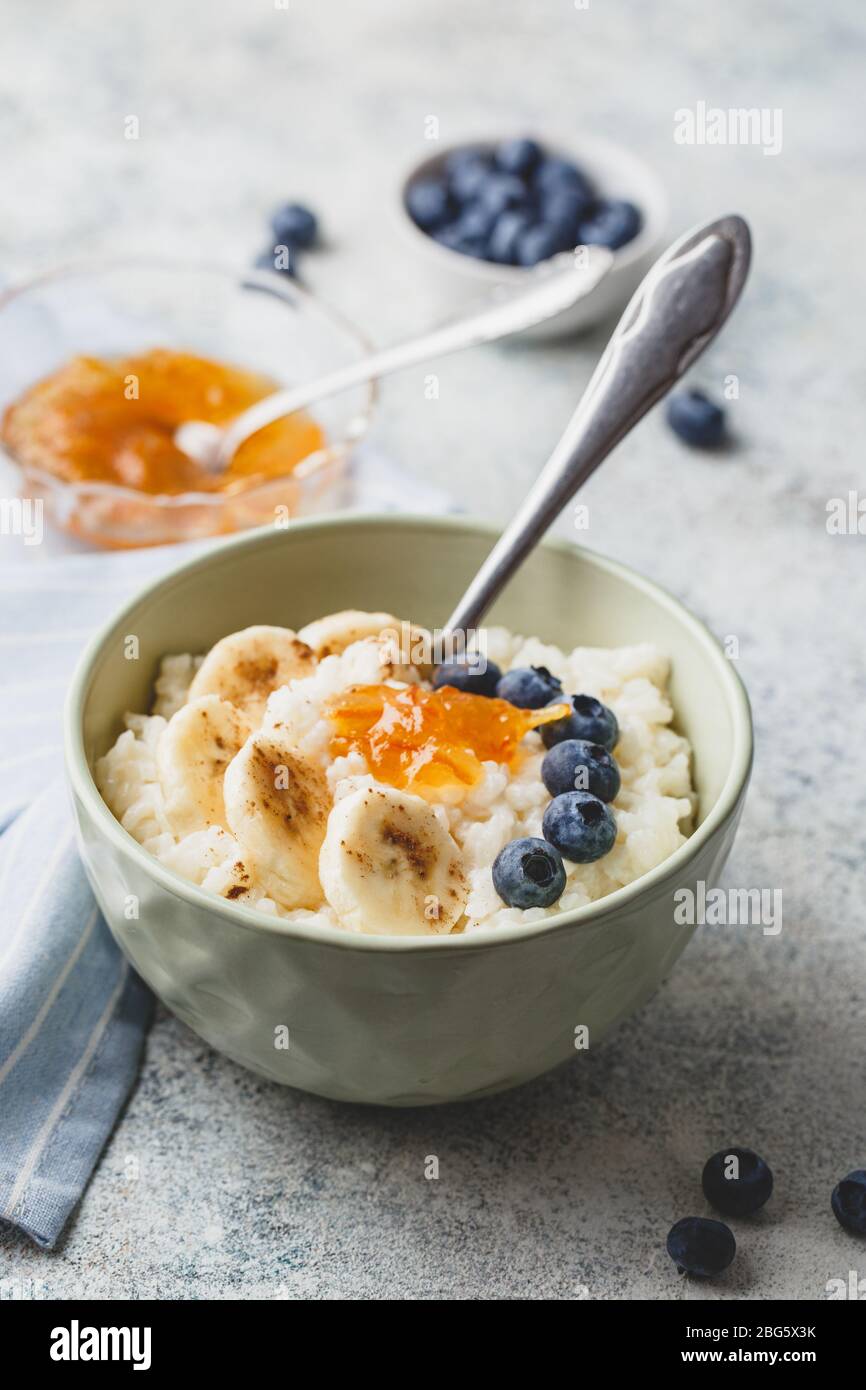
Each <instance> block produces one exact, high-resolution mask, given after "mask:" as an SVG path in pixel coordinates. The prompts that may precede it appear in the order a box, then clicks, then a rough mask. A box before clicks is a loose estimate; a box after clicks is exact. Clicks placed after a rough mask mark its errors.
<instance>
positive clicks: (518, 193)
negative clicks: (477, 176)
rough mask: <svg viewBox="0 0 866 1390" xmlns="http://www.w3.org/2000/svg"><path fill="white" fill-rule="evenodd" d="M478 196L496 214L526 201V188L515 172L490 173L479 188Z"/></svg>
mask: <svg viewBox="0 0 866 1390" xmlns="http://www.w3.org/2000/svg"><path fill="white" fill-rule="evenodd" d="M478 197H479V199H480V200H481V202H482V203H483V204H484V205H485V207H488V208H489V209H490V211H491V212H492V213H493V214H494V216H498V215H499V213H501V212H504V211H505V209H506V208H514V207H520V206H521V205H522V204H525V203H526V188H525V187H524V185H523V182H522V181H521V180H520V179H519V178H517V176H516V175H515V174H488V176H487V178H485V180H484V182H483V183H482V184H481V186H480V188H479V189H478Z"/></svg>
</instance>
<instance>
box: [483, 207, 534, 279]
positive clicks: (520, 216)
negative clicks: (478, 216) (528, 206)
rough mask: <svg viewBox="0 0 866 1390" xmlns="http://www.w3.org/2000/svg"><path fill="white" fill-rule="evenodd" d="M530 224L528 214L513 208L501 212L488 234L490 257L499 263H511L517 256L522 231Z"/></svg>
mask: <svg viewBox="0 0 866 1390" xmlns="http://www.w3.org/2000/svg"><path fill="white" fill-rule="evenodd" d="M531 225H532V222H531V219H530V217H529V215H528V214H527V213H525V212H517V211H515V210H514V209H513V208H509V209H507V210H506V211H505V212H501V213H500V214H499V216H498V217H497V219H496V225H495V226H494V228H493V231H492V232H491V234H490V246H489V250H490V259H491V260H493V261H498V262H499V264H500V265H513V264H514V261H515V260H516V257H517V243H518V241H519V239H520V237H521V235H522V233H523V232H525V231H526V230H527V228H529V227H530V226H531Z"/></svg>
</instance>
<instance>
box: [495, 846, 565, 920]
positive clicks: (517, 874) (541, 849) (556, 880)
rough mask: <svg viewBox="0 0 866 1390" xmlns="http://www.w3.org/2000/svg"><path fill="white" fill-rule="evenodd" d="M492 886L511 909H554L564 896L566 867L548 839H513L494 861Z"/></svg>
mask: <svg viewBox="0 0 866 1390" xmlns="http://www.w3.org/2000/svg"><path fill="white" fill-rule="evenodd" d="M493 887H494V888H495V889H496V891H497V893H498V894H499V896H500V898H501V899H502V901H503V902H504V903H507V904H508V906H509V907H524V908H525V907H551V906H552V905H553V903H555V902H558V901H559V899H560V898H561V897H562V892H563V889H564V888H565V867H564V865H563V862H562V859H561V857H560V855H559V854H558V853H557V851H556V850H555V849H554V848H553V846H552V845H549V844H548V843H547V841H546V840H536V839H533V838H532V837H531V836H528V837H527V838H526V839H524V840H512V841H511V842H510V843H509V844H507V845H506V846H505V848H504V849H503V850H500V851H499V853H498V854H497V856H496V858H495V859H494V861H493Z"/></svg>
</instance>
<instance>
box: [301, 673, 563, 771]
mask: <svg viewBox="0 0 866 1390" xmlns="http://www.w3.org/2000/svg"><path fill="white" fill-rule="evenodd" d="M570 711H571V706H570V705H568V704H556V705H545V706H544V708H543V709H518V708H517V706H516V705H511V704H509V703H508V701H507V700H496V699H488V698H487V696H485V695H469V694H467V693H466V692H465V691H462V690H455V689H454V688H453V687H452V686H450V685H445V686H442V687H441V689H439V690H426V689H424V688H423V687H422V686H418V685H410V686H406V687H405V688H403V689H397V688H395V687H393V686H390V685H355V686H351V687H350V689H348V690H346V691H344V692H343V693H342V694H341V695H336V696H334V697H333V699H331V700H330V701H329V703H328V705H327V706H326V708H325V713H326V715H327V717H328V719H330V720H331V721H332V723H333V724H334V734H333V736H332V738H331V752H332V754H334V756H335V757H338V756H340V755H343V754H346V753H351V752H353V751H358V752H360V753H362V754H363V756H364V758H365V759H366V762H367V766H368V767H369V769H370V771H371V773H372V774H373V776H374V777H376V779H377V780H378V781H380V782H387V783H388V784H389V785H390V786H392V787H405V788H406V789H407V790H408V791H412V792H415V793H416V794H417V795H419V796H424V795H425V794H426V793H435V792H437V791H439V790H440V789H448V790H451V789H455V788H456V789H458V790H460V791H466V790H468V788H469V787H472V786H474V785H475V783H476V782H477V781H479V779H480V778H481V775H482V773H483V771H484V769H483V767H482V763H484V762H486V761H489V760H493V761H494V762H498V763H508V764H509V766H511V767H513V766H514V765H515V763H516V762H517V759H518V757H519V750H518V745H519V743H520V740H521V739H522V738H523V736H524V734H527V733H529V730H530V729H536V728H538V726H539V725H540V724H549V723H550V722H551V721H552V720H554V719H564V718H565V716H566V715H568V714H569V713H570Z"/></svg>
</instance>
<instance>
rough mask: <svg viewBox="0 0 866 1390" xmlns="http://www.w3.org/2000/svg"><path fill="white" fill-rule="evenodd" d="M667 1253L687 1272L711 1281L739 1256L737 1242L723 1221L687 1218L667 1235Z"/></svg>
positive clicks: (700, 1217) (704, 1217)
mask: <svg viewBox="0 0 866 1390" xmlns="http://www.w3.org/2000/svg"><path fill="white" fill-rule="evenodd" d="M667 1251H668V1254H669V1255H670V1257H671V1259H672V1260H673V1262H674V1264H675V1265H676V1266H677V1268H678V1269H680V1270H682V1271H683V1272H684V1273H686V1274H694V1275H697V1276H698V1278H701V1279H710V1278H712V1276H713V1275H714V1274H721V1272H722V1270H724V1269H727V1267H728V1265H729V1264H730V1263H731V1261H732V1260H733V1258H734V1256H735V1254H736V1253H737V1242H736V1241H735V1240H734V1233H733V1231H732V1230H731V1229H730V1227H729V1226H726V1225H725V1224H724V1222H723V1221H713V1220H711V1219H710V1218H709V1217H706V1216H684V1217H683V1219H682V1220H681V1221H677V1222H676V1223H675V1224H674V1225H673V1226H671V1229H670V1231H669V1232H668V1238H667Z"/></svg>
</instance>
